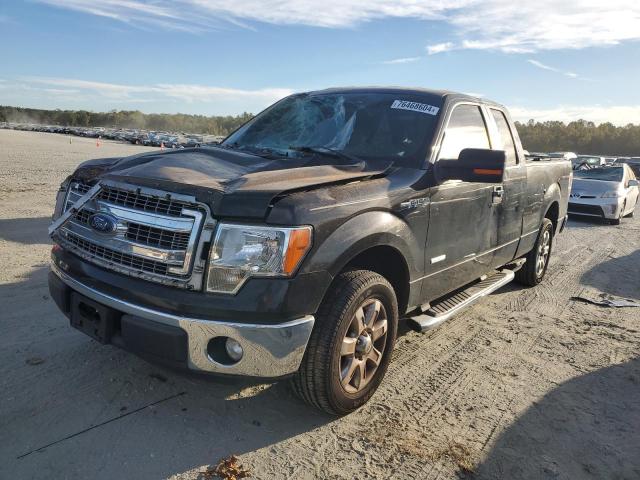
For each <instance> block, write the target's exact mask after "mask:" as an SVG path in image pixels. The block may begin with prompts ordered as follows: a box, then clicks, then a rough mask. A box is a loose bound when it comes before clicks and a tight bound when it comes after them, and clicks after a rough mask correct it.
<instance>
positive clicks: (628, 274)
mask: <svg viewBox="0 0 640 480" xmlns="http://www.w3.org/2000/svg"><path fill="white" fill-rule="evenodd" d="M637 265H640V250H636V251H635V252H633V253H631V254H629V255H625V256H623V257H614V258H610V259H609V260H607V261H605V262H602V263H598V264H597V265H595V266H594V267H593V268H592V269H591V270H588V271H586V272H585V273H584V274H583V275H582V277H581V278H580V283H581V284H583V285H588V286H591V287H594V288H597V289H598V290H600V291H601V292H604V293H608V294H610V295H616V296H618V297H624V298H629V299H635V300H640V270H638V268H637Z"/></svg>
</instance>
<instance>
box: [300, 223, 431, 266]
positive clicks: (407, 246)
mask: <svg viewBox="0 0 640 480" xmlns="http://www.w3.org/2000/svg"><path fill="white" fill-rule="evenodd" d="M379 246H389V247H392V248H394V249H396V250H397V251H398V252H399V253H400V254H401V255H402V256H403V257H404V259H405V261H406V263H407V267H408V270H409V277H410V278H416V277H418V276H419V275H420V272H421V269H422V267H423V266H424V240H423V241H422V242H420V240H419V239H418V238H416V237H415V235H414V233H413V230H412V229H411V228H410V226H409V225H408V224H407V223H406V222H405V221H404V220H403V219H401V218H400V217H398V216H396V215H393V214H392V213H390V212H387V211H369V212H365V213H362V214H360V215H357V216H355V217H352V218H350V219H349V220H347V221H346V222H344V223H343V224H342V225H340V226H339V227H338V228H337V229H335V230H334V231H333V232H331V233H330V234H329V235H328V236H327V237H326V238H325V239H324V240H323V241H322V243H321V244H320V245H318V246H317V248H315V249H314V252H312V255H311V257H310V258H309V259H308V261H307V262H305V267H306V268H303V270H308V271H317V270H325V271H328V272H329V273H330V274H331V276H332V277H334V276H335V275H337V274H338V273H339V272H340V271H341V270H342V269H343V268H344V266H345V265H347V264H348V263H349V261H350V260H352V259H353V258H355V257H356V256H357V255H358V254H360V253H362V252H364V251H365V250H367V249H369V248H372V247H379Z"/></svg>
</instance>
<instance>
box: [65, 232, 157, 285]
mask: <svg viewBox="0 0 640 480" xmlns="http://www.w3.org/2000/svg"><path fill="white" fill-rule="evenodd" d="M65 239H66V240H67V241H68V242H69V243H71V244H72V245H75V246H76V247H78V248H79V249H80V250H82V251H83V252H85V253H86V254H88V255H90V256H92V257H97V258H101V259H102V260H106V261H107V262H113V263H117V264H118V265H122V266H124V267H129V268H135V269H137V270H141V271H143V272H148V273H154V274H156V275H166V274H167V265H166V264H164V263H162V262H156V261H154V260H148V259H145V258H140V257H136V256H134V255H129V254H126V253H122V252H118V251H117V250H112V249H110V248H105V247H103V246H101V245H98V244H97V243H93V242H91V241H89V240H85V239H84V238H82V237H80V236H78V235H75V234H73V233H69V232H67V234H66V235H65Z"/></svg>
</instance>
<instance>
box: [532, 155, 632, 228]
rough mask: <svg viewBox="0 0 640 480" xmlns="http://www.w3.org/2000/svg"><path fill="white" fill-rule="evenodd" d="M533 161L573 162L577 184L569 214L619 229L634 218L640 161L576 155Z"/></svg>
mask: <svg viewBox="0 0 640 480" xmlns="http://www.w3.org/2000/svg"><path fill="white" fill-rule="evenodd" d="M527 157H528V158H529V159H531V160H534V161H544V160H552V159H564V160H569V161H571V167H572V169H573V171H574V180H573V184H572V187H571V194H570V196H569V214H571V215H580V216H588V217H595V218H601V219H604V220H607V221H609V222H610V223H611V224H613V225H618V224H619V223H620V222H621V220H622V219H623V218H625V217H633V213H634V210H635V208H636V206H637V204H638V197H639V189H638V178H640V157H612V156H602V155H578V154H576V153H574V152H553V153H538V152H536V153H529V152H527Z"/></svg>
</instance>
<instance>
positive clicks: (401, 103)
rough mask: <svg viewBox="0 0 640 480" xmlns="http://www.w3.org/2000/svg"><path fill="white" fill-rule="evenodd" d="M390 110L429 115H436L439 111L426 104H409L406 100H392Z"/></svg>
mask: <svg viewBox="0 0 640 480" xmlns="http://www.w3.org/2000/svg"><path fill="white" fill-rule="evenodd" d="M391 108H399V109H401V110H411V111H413V112H420V113H427V114H429V115H437V114H438V111H439V110H440V109H439V108H438V107H434V106H433V105H428V104H426V103H418V102H409V101H408V100H394V101H393V103H392V104H391Z"/></svg>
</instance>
